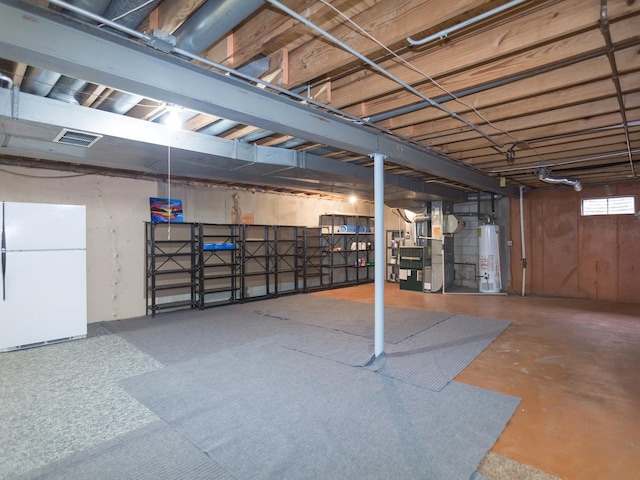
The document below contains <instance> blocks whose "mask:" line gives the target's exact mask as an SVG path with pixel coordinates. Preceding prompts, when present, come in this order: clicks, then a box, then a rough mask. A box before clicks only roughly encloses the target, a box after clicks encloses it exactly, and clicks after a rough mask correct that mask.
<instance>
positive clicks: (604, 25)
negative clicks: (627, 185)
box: [600, 0, 636, 177]
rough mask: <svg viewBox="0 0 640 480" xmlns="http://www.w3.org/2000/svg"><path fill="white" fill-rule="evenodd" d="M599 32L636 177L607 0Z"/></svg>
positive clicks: (602, 7) (601, 2)
mask: <svg viewBox="0 0 640 480" xmlns="http://www.w3.org/2000/svg"><path fill="white" fill-rule="evenodd" d="M600 31H601V32H602V35H603V36H604V41H605V43H606V44H607V58H608V59H609V65H610V66H611V73H612V78H611V79H612V80H613V84H614V85H615V87H616V98H617V99H618V106H619V107H620V115H622V127H623V129H624V136H625V141H626V143H627V152H628V154H629V165H630V166H631V175H632V176H633V177H635V176H636V172H635V169H634V167H633V155H632V154H631V141H630V138H629V124H628V122H627V114H626V111H625V106H624V99H623V98H622V87H621V86H620V74H619V73H618V66H617V64H616V56H615V53H614V51H615V50H614V47H613V41H612V40H611V32H610V31H609V18H608V16H607V0H600Z"/></svg>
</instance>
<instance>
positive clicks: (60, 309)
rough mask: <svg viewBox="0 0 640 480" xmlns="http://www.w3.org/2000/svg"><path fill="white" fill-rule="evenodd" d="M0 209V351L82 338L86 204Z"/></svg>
mask: <svg viewBox="0 0 640 480" xmlns="http://www.w3.org/2000/svg"><path fill="white" fill-rule="evenodd" d="M0 207H1V208H0V225H1V226H2V239H1V250H0V255H1V261H2V264H1V268H2V271H1V273H0V277H1V278H0V282H1V283H2V285H0V287H1V288H2V291H1V292H0V352H7V351H10V350H16V349H20V348H28V347H36V346H39V345H45V344H47V343H53V342H60V341H64V340H73V339H76V338H83V337H85V336H86V335H87V268H86V207H85V206H84V205H53V204H42V203H18V202H2V205H1V206H0Z"/></svg>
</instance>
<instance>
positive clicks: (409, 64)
mask: <svg viewBox="0 0 640 480" xmlns="http://www.w3.org/2000/svg"><path fill="white" fill-rule="evenodd" d="M319 1H320V2H321V3H323V4H324V5H326V6H327V7H329V8H331V9H332V10H334V11H335V12H336V13H337V14H338V15H340V16H341V17H343V18H344V19H345V20H346V21H347V22H349V23H350V24H351V25H353V26H354V28H356V29H357V30H358V31H359V32H360V33H362V34H363V35H364V36H366V37H367V38H368V39H370V40H371V41H373V42H375V43H376V44H377V45H379V46H380V47H381V48H383V49H384V50H385V51H386V52H388V53H389V54H390V55H391V56H392V57H393V58H394V59H396V60H397V61H399V62H400V63H401V64H403V65H405V66H406V67H407V68H409V69H411V70H413V71H414V72H416V73H419V74H420V75H422V76H423V77H425V78H426V79H427V80H429V81H430V82H431V83H432V84H433V85H435V86H436V87H437V88H439V89H440V90H442V91H443V92H445V93H446V94H447V95H449V96H450V97H451V98H452V99H453V100H454V101H455V102H457V103H459V104H460V105H462V106H464V107H466V108H469V109H470V110H472V111H473V112H474V113H475V114H476V115H478V117H479V118H481V119H482V120H483V121H484V122H486V124H487V125H489V126H490V127H491V128H494V129H495V130H497V131H498V132H500V133H503V134H505V135H507V136H508V137H509V138H511V139H512V140H513V141H514V145H515V144H525V145H527V147H528V148H529V149H531V150H532V151H533V152H534V154H535V155H536V156H537V157H538V158H540V160H542V161H544V158H543V157H542V156H541V155H540V154H539V153H538V152H537V151H536V149H535V148H534V147H532V146H530V145H528V144H527V143H526V142H523V141H521V140H519V139H518V138H516V137H515V136H514V135H513V134H511V133H510V132H509V131H507V130H505V129H503V128H500V127H498V126H496V125H495V124H494V123H493V122H491V120H489V119H488V118H486V117H485V116H484V115H483V114H482V113H481V112H480V111H479V110H478V109H477V108H476V107H474V106H473V105H469V104H468V103H466V102H464V101H463V100H461V99H460V98H459V97H457V96H456V95H455V94H454V93H452V92H451V91H449V90H448V89H447V88H446V87H444V86H443V85H442V84H441V83H440V82H438V81H437V80H436V79H435V78H433V77H432V76H431V75H429V74H427V73H426V72H424V71H422V70H421V69H419V68H418V67H416V66H415V65H413V64H412V63H411V62H409V61H408V60H405V59H404V58H402V57H401V56H400V55H398V54H397V53H396V52H394V51H392V50H391V49H390V48H388V47H387V46H386V45H385V44H384V43H382V42H381V41H379V40H378V39H377V38H375V37H374V36H373V35H372V34H370V33H369V32H367V31H366V30H365V29H364V28H363V27H361V26H360V25H358V24H357V23H356V22H354V21H353V20H352V19H351V18H349V17H348V16H347V15H346V14H344V13H343V12H342V11H340V10H339V9H338V8H336V7H335V6H333V5H331V4H330V3H328V2H327V0H319ZM454 118H456V117H454ZM456 119H457V118H456ZM511 149H513V146H512V147H511V148H510V150H511ZM496 150H498V149H496ZM498 151H500V150H498ZM511 151H512V150H511ZM500 153H505V154H506V153H507V152H501V151H500Z"/></svg>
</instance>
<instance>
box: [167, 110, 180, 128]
mask: <svg viewBox="0 0 640 480" xmlns="http://www.w3.org/2000/svg"><path fill="white" fill-rule="evenodd" d="M165 111H166V112H167V120H166V124H167V126H168V127H169V128H174V129H178V128H182V119H181V118H180V113H181V112H182V107H181V106H179V105H172V104H167V106H166V107H165Z"/></svg>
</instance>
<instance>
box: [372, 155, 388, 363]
mask: <svg viewBox="0 0 640 480" xmlns="http://www.w3.org/2000/svg"><path fill="white" fill-rule="evenodd" d="M385 158H386V157H385V156H384V155H383V154H381V153H374V154H373V201H374V210H375V212H374V215H375V217H374V225H375V229H376V230H375V235H374V241H375V330H374V344H375V347H374V353H375V356H376V357H379V356H380V355H382V354H383V353H384V283H385V259H384V252H385V244H384V241H385V239H384V159H385Z"/></svg>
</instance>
